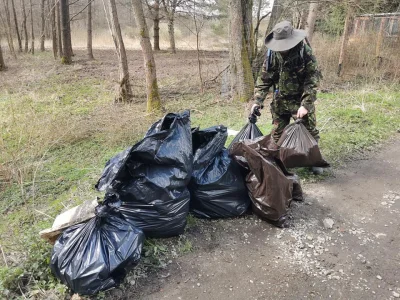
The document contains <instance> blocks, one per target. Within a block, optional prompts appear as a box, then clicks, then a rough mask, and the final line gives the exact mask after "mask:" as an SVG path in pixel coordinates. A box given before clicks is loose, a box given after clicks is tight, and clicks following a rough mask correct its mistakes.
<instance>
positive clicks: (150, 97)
mask: <svg viewBox="0 0 400 300" xmlns="http://www.w3.org/2000/svg"><path fill="white" fill-rule="evenodd" d="M132 8H133V13H134V14H135V19H136V23H137V24H138V26H139V30H140V46H141V47H142V52H143V59H144V68H145V70H146V85H147V112H155V111H160V110H161V100H160V94H159V92H158V84H157V74H156V63H155V60H154V56H153V50H152V49H151V42H150V37H149V30H148V28H147V24H146V20H145V18H144V13H143V6H142V2H141V1H140V0H132Z"/></svg>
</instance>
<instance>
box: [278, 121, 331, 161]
mask: <svg viewBox="0 0 400 300" xmlns="http://www.w3.org/2000/svg"><path fill="white" fill-rule="evenodd" d="M277 144H278V146H280V158H281V160H282V161H283V163H284V164H285V166H286V167H287V168H298V167H322V168H327V167H329V163H327V162H326V161H325V160H324V159H323V158H322V155H321V152H320V151H319V147H318V143H317V141H316V140H315V139H314V138H313V136H312V135H311V134H310V133H309V132H308V130H307V128H306V127H305V126H304V125H303V124H302V120H301V119H298V120H296V122H295V123H293V124H290V125H288V126H286V128H285V130H284V131H283V133H282V136H281V138H280V139H279V141H278V143H277Z"/></svg>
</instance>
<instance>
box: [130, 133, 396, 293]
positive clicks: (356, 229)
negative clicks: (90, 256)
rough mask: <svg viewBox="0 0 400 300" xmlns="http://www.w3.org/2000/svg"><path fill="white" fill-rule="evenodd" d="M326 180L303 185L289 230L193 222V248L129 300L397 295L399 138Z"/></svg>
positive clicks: (250, 221)
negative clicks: (302, 196)
mask: <svg viewBox="0 0 400 300" xmlns="http://www.w3.org/2000/svg"><path fill="white" fill-rule="evenodd" d="M335 175H336V176H335V178H334V179H330V180H327V181H326V182H323V183H318V184H310V185H307V186H304V190H305V191H306V200H305V202H304V203H295V204H294V205H293V206H292V209H291V223H292V224H291V227H290V228H288V229H283V230H281V229H277V228H274V227H272V226H270V225H268V224H266V223H265V222H261V221H259V220H258V219H257V218H256V217H253V216H251V217H248V218H243V219H236V220H228V221H226V220H225V221H212V222H207V224H208V225H206V226H196V228H197V229H194V230H198V232H197V233H196V232H192V233H191V234H195V236H197V237H198V240H197V241H195V242H194V245H195V246H197V247H198V249H196V250H195V251H193V252H192V253H190V254H188V255H185V256H184V257H181V258H178V259H176V260H175V261H172V263H171V264H170V265H169V266H168V268H167V269H166V270H163V271H162V272H159V273H158V274H157V275H154V276H155V277H156V278H154V277H153V278H148V279H147V281H146V282H142V283H139V285H140V286H139V287H137V288H136V291H137V290H140V295H137V294H136V293H135V295H136V296H139V298H140V299H155V300H156V299H157V300H158V299H220V300H222V299H230V300H233V299H301V298H313V299H329V298H331V299H395V298H398V297H399V294H400V282H399V280H400V250H399V249H400V218H399V216H400V185H399V183H400V139H399V138H397V139H396V140H395V141H393V142H391V143H389V144H388V145H387V147H385V148H384V150H383V151H381V153H380V154H378V155H374V157H370V158H368V159H365V160H361V161H354V162H352V163H350V164H349V165H348V166H347V167H346V168H345V169H343V170H340V171H338V172H336V174H335ZM326 218H330V219H332V220H334V225H333V228H332V229H328V228H326V227H325V226H324V223H323V220H324V219H326ZM204 224H206V223H204ZM196 234H197V235H196ZM151 277H152V276H151ZM125 296H127V295H126V294H125ZM128 298H129V296H128ZM128 298H127V299H128Z"/></svg>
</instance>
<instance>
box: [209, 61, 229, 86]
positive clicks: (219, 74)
mask: <svg viewBox="0 0 400 300" xmlns="http://www.w3.org/2000/svg"><path fill="white" fill-rule="evenodd" d="M229 67H230V65H228V66H226V68H225V69H223V70H222V71H221V72H219V73H218V75H217V76H215V77H214V78H213V79H209V80H206V81H204V83H206V82H215V81H216V80H217V79H218V77H219V76H221V75H222V73H224V72H225V71H226V70H227V69H228V68H229Z"/></svg>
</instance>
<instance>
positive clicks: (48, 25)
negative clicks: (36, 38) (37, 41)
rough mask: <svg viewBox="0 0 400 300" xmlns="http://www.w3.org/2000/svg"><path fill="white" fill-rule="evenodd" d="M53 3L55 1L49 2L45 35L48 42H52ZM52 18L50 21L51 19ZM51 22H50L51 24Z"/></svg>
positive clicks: (50, 0)
mask: <svg viewBox="0 0 400 300" xmlns="http://www.w3.org/2000/svg"><path fill="white" fill-rule="evenodd" d="M52 1H53V0H47V9H46V14H45V15H46V16H47V17H46V20H47V21H46V22H45V24H46V29H45V33H46V40H50V39H51V38H52V31H51V28H52V27H51V11H52V4H51V3H52ZM49 17H50V19H49ZM49 21H50V22H49Z"/></svg>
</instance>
